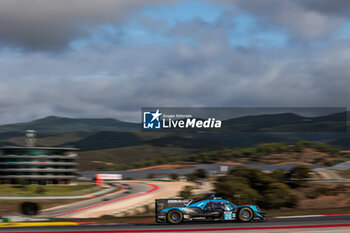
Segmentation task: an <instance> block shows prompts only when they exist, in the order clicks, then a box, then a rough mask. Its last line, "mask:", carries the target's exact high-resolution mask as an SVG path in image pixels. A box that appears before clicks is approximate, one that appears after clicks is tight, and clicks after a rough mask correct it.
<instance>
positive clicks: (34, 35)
mask: <svg viewBox="0 0 350 233" xmlns="http://www.w3.org/2000/svg"><path fill="white" fill-rule="evenodd" d="M159 2H162V1H161V0H132V1H123V0H98V1H96V0H59V1H47V0H1V1H0V42H2V43H4V44H5V45H7V46H8V45H10V46H13V47H19V48H24V49H26V50H34V51H36V50H40V51H42V50H46V51H47V50H58V49H62V48H65V47H67V45H69V43H70V42H71V41H72V40H74V39H79V38H85V37H88V36H89V31H88V28H91V27H98V26H100V25H103V24H111V25H119V24H120V23H121V22H122V21H123V19H124V18H125V17H126V16H128V15H130V14H131V13H133V12H135V10H137V9H140V7H142V6H144V5H146V4H151V3H159Z"/></svg>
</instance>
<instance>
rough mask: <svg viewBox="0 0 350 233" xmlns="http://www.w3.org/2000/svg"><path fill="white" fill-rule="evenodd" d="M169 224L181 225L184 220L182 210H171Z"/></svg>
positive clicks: (168, 216) (168, 218)
mask: <svg viewBox="0 0 350 233" xmlns="http://www.w3.org/2000/svg"><path fill="white" fill-rule="evenodd" d="M167 220H168V223H170V224H179V223H181V222H182V220H183V214H182V212H181V211H180V210H170V211H169V213H168V215H167Z"/></svg>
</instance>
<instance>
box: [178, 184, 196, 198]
mask: <svg viewBox="0 0 350 233" xmlns="http://www.w3.org/2000/svg"><path fill="white" fill-rule="evenodd" d="M192 190H193V187H192V186H189V185H186V186H185V187H184V189H183V190H182V191H180V193H179V195H180V196H181V197H183V198H191V197H192V196H193V193H192Z"/></svg>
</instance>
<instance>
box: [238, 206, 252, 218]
mask: <svg viewBox="0 0 350 233" xmlns="http://www.w3.org/2000/svg"><path fill="white" fill-rule="evenodd" d="M253 218H254V213H253V210H252V209H251V208H248V207H243V208H242V209H240V210H239V212H238V219H239V221H241V222H250V221H252V220H253Z"/></svg>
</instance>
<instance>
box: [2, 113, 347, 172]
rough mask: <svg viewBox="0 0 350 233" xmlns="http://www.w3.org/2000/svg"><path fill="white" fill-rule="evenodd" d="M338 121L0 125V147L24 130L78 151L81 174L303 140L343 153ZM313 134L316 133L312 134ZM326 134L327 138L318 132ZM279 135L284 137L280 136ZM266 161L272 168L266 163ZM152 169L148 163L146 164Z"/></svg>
mask: <svg viewBox="0 0 350 233" xmlns="http://www.w3.org/2000/svg"><path fill="white" fill-rule="evenodd" d="M343 119H344V113H341V114H333V115H329V116H322V117H313V118H310V117H309V118H305V117H302V116H299V115H296V114H292V113H283V114H269V115H266V114H265V115H256V116H244V117H239V118H235V119H230V120H227V121H224V122H223V124H226V128H225V130H218V131H206V132H204V131H198V132H195V131H191V132H188V131H184V132H178V131H176V132H171V131H168V132H159V131H156V132H142V131H141V130H140V129H141V128H140V124H137V123H128V122H122V121H119V120H116V119H93V118H91V119H84V118H66V117H56V116H49V117H45V118H42V119H38V120H34V121H30V122H25V123H17V124H8V125H0V145H1V146H4V145H23V144H24V141H25V139H24V132H25V130H27V129H35V130H37V145H38V146H74V147H77V148H79V149H80V150H81V151H82V152H81V153H80V154H81V158H82V159H81V161H82V166H81V169H83V170H85V169H91V168H93V167H94V166H95V167H96V166H98V167H101V169H113V168H117V167H118V166H122V167H123V166H124V165H125V164H129V163H130V162H143V161H144V160H154V159H157V158H160V157H161V158H166V160H167V159H168V157H171V156H180V157H181V156H185V157H189V154H192V155H191V157H192V158H193V157H194V156H195V155H194V154H200V155H198V156H199V157H201V158H202V159H200V160H199V161H200V162H206V161H207V158H208V154H210V152H211V151H214V152H215V151H224V150H229V149H234V148H237V147H250V146H254V145H257V144H262V143H271V142H284V143H286V144H293V143H295V142H297V141H303V140H308V141H318V142H327V143H331V144H334V145H337V146H339V148H349V144H348V143H347V142H348V139H349V138H350V135H349V133H346V132H334V131H336V130H339V127H341V126H342V120H343ZM318 128H320V129H322V130H317V129H318ZM302 129H307V130H310V129H312V130H314V132H311V133H310V132H309V133H304V132H299V131H300V130H302ZM326 129H327V130H330V131H333V132H323V133H320V132H318V131H324V130H326ZM283 130H287V131H288V132H281V131H283ZM307 130H306V131H307ZM201 152H203V153H204V154H201ZM214 154H215V153H214ZM215 156H218V155H215ZM281 156H282V155H281ZM209 157H210V156H209ZM219 157H220V156H219ZM262 159H263V158H262V157H259V158H251V159H250V160H249V162H264V163H267V162H268V161H267V160H266V161H265V160H264V161H263V160H262ZM170 160H172V159H170ZM175 160H177V159H175ZM91 161H101V163H100V164H99V165H98V163H99V162H97V163H95V162H94V163H92V162H91ZM269 161H270V162H273V160H272V159H270V160H269ZM153 163H154V162H150V164H153ZM101 164H102V165H101ZM106 164H112V165H106ZM105 165H106V166H105ZM128 166H129V165H128ZM137 166H139V165H136V167H137ZM124 167H125V166H124Z"/></svg>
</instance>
